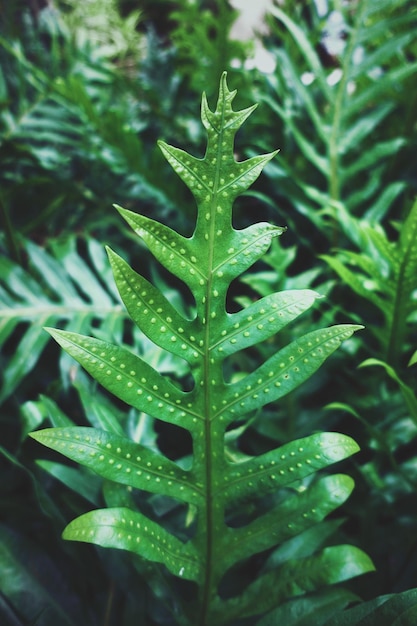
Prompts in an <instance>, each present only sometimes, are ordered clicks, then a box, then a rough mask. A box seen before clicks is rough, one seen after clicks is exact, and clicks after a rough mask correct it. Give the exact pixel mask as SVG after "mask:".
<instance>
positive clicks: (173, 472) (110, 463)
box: [31, 427, 202, 504]
mask: <svg viewBox="0 0 417 626" xmlns="http://www.w3.org/2000/svg"><path fill="white" fill-rule="evenodd" d="M31 437H33V438H34V439H36V440H37V441H40V442H41V443H43V445H45V446H47V447H48V448H52V449H53V450H57V451H58V452H60V453H61V454H64V455H65V456H67V457H68V458H69V459H72V460H73V461H77V462H78V463H81V464H82V465H85V467H88V468H90V469H92V470H94V471H95V472H96V473H97V474H99V475H100V476H103V477H104V478H107V479H110V480H114V481H115V482H119V483H122V484H125V485H130V486H131V487H135V488H137V489H144V490H145V491H151V492H153V493H162V494H165V495H169V496H172V497H175V498H179V499H180V500H185V501H186V502H190V503H193V504H198V503H200V501H201V498H202V495H201V493H200V492H199V490H198V489H197V487H195V486H193V481H192V478H191V476H190V473H189V472H186V471H184V470H181V469H180V468H179V467H178V465H175V463H172V462H171V461H169V460H168V459H166V458H164V457H163V456H162V455H160V454H157V453H156V452H153V451H152V450H149V449H147V448H145V447H144V446H142V445H140V444H138V443H133V442H132V441H131V440H130V439H127V438H126V437H118V436H116V435H114V434H112V433H109V432H106V431H104V430H102V431H100V430H98V429H97V428H86V427H79V428H77V427H75V428H46V429H44V430H40V431H37V432H35V433H31Z"/></svg>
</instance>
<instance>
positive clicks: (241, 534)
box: [224, 475, 353, 565]
mask: <svg viewBox="0 0 417 626" xmlns="http://www.w3.org/2000/svg"><path fill="white" fill-rule="evenodd" d="M248 478H249V479H251V478H252V477H251V476H249V477H248ZM352 489H353V480H352V479H351V478H350V477H349V476H344V475H333V476H326V477H325V478H321V479H320V480H319V481H318V482H317V483H315V484H314V485H313V486H311V487H309V488H307V489H305V490H302V491H300V492H299V493H296V494H294V495H293V496H289V497H288V498H287V499H286V500H285V501H284V502H283V503H282V504H279V505H278V506H276V507H274V508H273V509H272V510H271V511H269V512H268V513H266V514H264V515H262V516H260V517H258V518H257V519H256V520H255V521H254V522H251V523H250V524H248V525H246V526H244V527H243V528H239V529H236V530H233V531H230V532H229V533H226V535H225V536H224V550H225V562H228V563H230V565H232V564H233V563H235V562H236V561H239V560H240V559H243V558H246V557H248V556H250V555H252V554H256V553H257V552H262V551H263V550H267V549H268V548H271V547H273V546H275V545H277V544H279V543H282V542H283V541H286V540H287V539H288V538H290V537H293V536H295V535H298V534H300V533H302V532H303V531H304V530H305V529H307V528H309V527H310V526H312V525H315V524H318V523H319V522H321V521H322V520H323V519H324V518H325V517H326V516H327V515H328V514H329V513H331V512H332V511H333V510H334V509H336V508H337V507H339V506H341V505H342V504H343V502H344V501H345V500H346V499H347V498H348V497H349V495H350V494H351V492H352ZM278 520H279V522H278Z"/></svg>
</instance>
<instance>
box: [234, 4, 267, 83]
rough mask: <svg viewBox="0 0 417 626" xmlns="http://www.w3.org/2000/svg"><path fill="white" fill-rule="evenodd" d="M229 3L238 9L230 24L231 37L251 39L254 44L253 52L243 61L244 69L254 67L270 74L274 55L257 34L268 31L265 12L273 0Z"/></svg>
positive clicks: (243, 39)
mask: <svg viewBox="0 0 417 626" xmlns="http://www.w3.org/2000/svg"><path fill="white" fill-rule="evenodd" d="M230 5H231V6H232V7H233V8H234V9H237V10H238V11H239V16H238V18H237V19H236V21H235V23H234V24H233V26H232V30H231V33H230V37H231V39H237V40H238V41H252V42H253V45H254V54H253V55H252V57H251V58H250V59H247V60H246V61H245V64H244V67H245V69H254V68H256V69H258V70H259V71H260V72H263V73H265V74H271V73H272V72H273V71H274V70H275V67H276V62H275V59H274V56H273V55H272V54H271V53H270V52H268V50H266V49H265V48H264V46H263V45H262V41H261V40H260V38H259V36H260V35H264V34H267V33H268V28H267V26H266V23H265V14H266V13H267V12H268V11H269V9H270V8H271V7H272V6H273V0H230ZM238 63H239V62H238V61H236V64H238Z"/></svg>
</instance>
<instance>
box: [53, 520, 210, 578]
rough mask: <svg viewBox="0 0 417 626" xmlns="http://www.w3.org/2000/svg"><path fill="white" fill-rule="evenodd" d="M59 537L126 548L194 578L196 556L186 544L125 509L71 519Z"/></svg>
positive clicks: (177, 573)
mask: <svg viewBox="0 0 417 626" xmlns="http://www.w3.org/2000/svg"><path fill="white" fill-rule="evenodd" d="M62 536H63V538H64V539H69V540H70V541H84V542H87V543H95V544H97V545H99V546H103V547H105V548H117V549H119V550H129V551H130V552H133V553H135V554H138V555H139V556H142V557H143V558H145V559H149V560H150V561H155V562H156V563H163V564H164V565H166V567H167V568H168V569H169V570H170V571H171V572H172V573H173V574H175V575H176V576H178V577H180V578H184V579H186V580H198V579H199V577H200V570H199V565H198V557H197V554H196V553H195V550H194V549H193V547H192V545H191V544H190V543H182V542H181V541H180V540H179V539H177V538H176V537H174V536H173V535H171V534H170V533H168V532H167V531H166V530H165V529H164V528H162V527H161V526H160V525H159V524H156V523H155V522H152V521H151V520H150V519H148V518H147V517H145V516H144V515H142V514H141V513H137V512H134V511H131V510H130V509H126V508H110V509H103V510H101V509H98V510H96V511H90V512H89V513H85V515H81V516H80V517H77V518H76V519H75V520H73V521H72V522H71V523H70V524H68V526H67V527H66V528H65V530H64V532H63V535H62Z"/></svg>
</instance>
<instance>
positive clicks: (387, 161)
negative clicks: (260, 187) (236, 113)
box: [262, 0, 417, 245]
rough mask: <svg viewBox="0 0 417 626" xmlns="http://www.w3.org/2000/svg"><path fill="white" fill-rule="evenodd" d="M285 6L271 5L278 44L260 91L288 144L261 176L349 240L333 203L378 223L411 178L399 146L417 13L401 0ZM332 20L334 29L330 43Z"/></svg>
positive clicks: (408, 102)
mask: <svg viewBox="0 0 417 626" xmlns="http://www.w3.org/2000/svg"><path fill="white" fill-rule="evenodd" d="M287 4H288V6H284V7H281V6H280V7H278V6H274V7H273V8H272V9H271V11H270V13H271V16H272V17H273V18H274V21H273V22H271V24H272V27H273V29H274V31H276V35H277V37H278V41H279V42H280V43H279V47H277V48H276V49H275V50H273V52H274V54H275V56H276V58H277V68H276V72H275V74H274V76H273V77H271V79H269V83H270V89H271V95H270V96H265V97H263V98H262V99H263V100H264V101H265V102H267V103H268V105H269V106H270V107H271V110H272V111H274V112H275V113H276V114H277V116H278V117H279V118H280V120H281V121H282V133H283V141H285V143H286V145H287V150H288V151H289V150H291V149H295V152H294V157H293V158H292V159H291V160H290V161H289V162H288V159H287V161H284V160H283V159H282V158H281V159H280V163H279V165H277V166H274V168H271V169H270V171H269V172H268V174H267V175H268V176H271V177H272V179H279V180H280V185H279V187H277V189H279V193H280V194H281V195H283V196H284V197H285V198H286V200H287V202H289V203H290V205H291V206H293V207H294V208H295V209H296V210H297V211H298V212H299V214H302V215H304V216H306V218H307V219H308V220H309V221H310V222H313V223H314V224H315V226H316V227H317V228H318V230H319V231H320V233H321V234H322V235H325V236H326V237H328V239H329V240H330V242H332V244H333V245H335V244H336V243H337V242H338V241H339V242H340V240H341V239H342V238H346V239H348V240H350V238H351V233H350V230H349V227H348V224H347V223H346V221H345V220H344V219H343V215H342V214H341V211H340V210H339V207H340V206H342V208H343V206H344V207H346V209H347V211H348V212H349V213H350V214H355V215H360V216H363V217H365V218H366V219H368V220H369V221H371V220H373V219H374V220H376V221H379V220H381V219H384V218H385V216H386V214H387V212H388V211H389V210H390V208H391V206H392V204H393V203H394V202H396V203H397V205H398V204H399V202H400V201H401V198H400V194H404V193H406V187H407V186H406V182H405V181H406V180H407V178H409V179H410V180H411V179H412V178H413V173H412V172H411V171H410V170H409V163H410V159H409V157H407V151H408V150H409V146H411V145H412V142H411V141H410V140H409V138H410V137H411V136H412V133H413V130H412V129H413V119H414V115H413V113H412V111H413V110H414V106H415V104H414V101H413V100H412V99H410V97H409V86H410V84H411V83H410V81H411V80H412V76H413V75H414V73H415V71H416V67H417V66H416V63H415V61H414V62H410V59H414V58H415V57H414V53H413V46H414V39H415V38H414V32H415V28H416V14H415V11H413V10H412V3H410V2H409V1H408V0H401V1H400V2H398V3H396V4H395V5H394V4H393V3H392V2H390V1H389V0H383V1H379V0H364V1H363V2H360V3H359V4H358V6H357V9H356V10H354V11H352V10H351V7H350V5H343V4H340V3H339V2H329V3H326V7H321V11H322V13H320V14H318V8H317V7H316V5H315V3H309V5H308V7H306V9H305V10H304V8H303V7H302V6H301V5H299V6H297V5H294V4H293V3H287ZM284 5H285V3H284ZM336 21H337V22H338V27H337V29H339V31H340V32H339V33H333V37H334V42H333V45H332V46H331V45H329V40H331V36H330V35H331V32H332V30H334V29H335V22H336ZM332 24H333V29H332ZM314 44H315V45H314ZM335 44H337V47H336V45H335ZM394 128H395V131H394V132H393V129H394ZM406 138H408V139H406ZM301 155H302V157H301ZM393 155H394V156H393ZM281 182H282V184H281ZM274 195H275V193H274ZM307 228H308V227H307ZM307 243H308V242H307ZM310 245H311V234H310ZM322 245H323V244H322Z"/></svg>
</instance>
